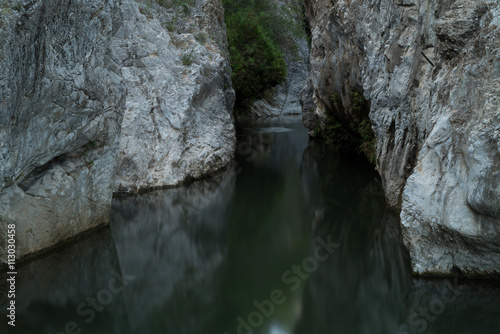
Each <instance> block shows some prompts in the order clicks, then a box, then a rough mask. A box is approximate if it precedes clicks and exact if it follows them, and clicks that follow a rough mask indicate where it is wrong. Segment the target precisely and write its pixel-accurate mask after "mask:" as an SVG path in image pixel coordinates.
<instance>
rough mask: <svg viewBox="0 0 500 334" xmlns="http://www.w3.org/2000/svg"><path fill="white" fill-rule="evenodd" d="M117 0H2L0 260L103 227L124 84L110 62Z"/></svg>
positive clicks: (105, 219)
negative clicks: (11, 227) (12, 232)
mask: <svg viewBox="0 0 500 334" xmlns="http://www.w3.org/2000/svg"><path fill="white" fill-rule="evenodd" d="M118 6H119V3H118V2H117V1H113V0H109V1H101V0H89V1H71V2H66V1H58V0H44V1H24V2H22V3H21V2H14V1H11V2H6V1H3V2H2V4H1V7H2V14H1V15H2V16H1V18H0V40H1V41H2V43H1V45H0V48H1V49H0V259H1V261H2V262H4V261H5V258H6V250H7V245H6V242H7V235H6V232H7V225H8V224H15V225H16V246H17V248H16V250H17V257H18V258H19V257H21V256H24V255H26V254H29V253H33V252H38V251H41V250H43V249H45V248H48V247H51V246H53V245H55V244H57V243H58V242H60V241H62V240H65V239H67V238H70V237H73V236H75V235H77V234H79V233H82V232H83V231H86V230H88V229H91V228H93V227H96V226H99V225H102V224H105V223H107V222H108V221H109V209H110V205H111V197H112V192H113V188H112V182H111V181H110V180H112V179H113V178H114V175H115V173H116V167H117V162H116V161H117V160H116V152H117V148H118V138H119V133H120V123H121V119H122V111H123V106H124V103H125V87H124V85H123V82H122V78H121V76H120V72H121V71H120V69H119V67H118V66H117V64H116V63H115V62H114V61H113V59H112V58H111V57H110V48H109V46H110V44H111V39H112V35H113V34H114V32H115V31H116V30H117V29H118V26H119V24H120V11H119V7H118Z"/></svg>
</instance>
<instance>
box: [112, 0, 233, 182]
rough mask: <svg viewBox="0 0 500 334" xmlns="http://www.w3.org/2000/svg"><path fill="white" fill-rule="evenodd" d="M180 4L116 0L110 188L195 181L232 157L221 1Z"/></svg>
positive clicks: (230, 95)
mask: <svg viewBox="0 0 500 334" xmlns="http://www.w3.org/2000/svg"><path fill="white" fill-rule="evenodd" d="M162 3H163V2H162ZM164 3H166V1H165V2H164ZM183 4H184V7H182V6H180V4H179V3H178V4H176V3H175V2H170V3H168V4H165V5H164V6H160V5H159V4H155V3H154V2H153V3H152V2H150V1H145V2H143V3H140V2H139V3H138V2H136V1H133V0H123V5H122V12H123V16H124V23H123V26H122V27H121V28H120V29H119V30H118V31H117V33H116V34H115V36H114V38H113V42H112V50H113V52H114V53H115V55H116V57H117V58H118V61H119V63H120V64H121V66H122V71H123V77H124V81H125V85H126V87H127V91H128V93H127V102H126V106H125V112H124V119H123V123H122V134H121V138H120V153H119V154H120V155H119V170H118V176H117V178H116V181H115V189H116V190H118V191H137V190H140V189H144V188H152V187H159V186H166V185H175V184H178V183H179V182H182V181H184V180H186V179H189V178H199V177H200V176H202V175H204V174H207V173H211V172H214V171H216V170H218V169H220V168H221V167H224V166H225V165H227V164H228V163H229V161H230V160H231V159H232V157H233V153H234V148H235V142H236V137H235V133H234V126H233V119H232V109H233V104H234V91H233V89H232V85H231V79H230V78H231V68H230V65H229V60H228V52H227V38H226V32H225V25H224V11H223V8H222V4H221V2H220V1H219V0H204V1H198V2H197V3H196V4H194V3H193V4H192V5H188V4H186V3H183Z"/></svg>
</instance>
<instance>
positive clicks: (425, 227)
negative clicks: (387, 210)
mask: <svg viewBox="0 0 500 334" xmlns="http://www.w3.org/2000/svg"><path fill="white" fill-rule="evenodd" d="M307 14H308V17H309V19H310V21H311V27H312V48H311V57H310V61H311V64H310V66H311V71H310V74H309V81H310V83H311V89H312V90H313V98H314V101H315V103H316V106H317V108H316V110H315V111H314V112H313V113H309V116H308V119H314V117H317V118H318V119H321V118H322V117H324V116H325V111H326V110H328V109H331V103H332V102H331V99H329V97H330V96H331V94H334V93H335V92H337V93H340V96H341V98H342V102H343V105H344V107H345V110H349V108H348V107H349V103H350V101H349V98H348V97H349V92H350V91H352V90H354V89H356V90H359V91H362V92H363V94H364V96H365V97H366V98H367V99H369V100H370V102H371V112H370V119H371V121H372V125H373V129H374V132H375V135H376V138H377V169H378V170H379V172H380V174H381V177H382V181H383V185H384V189H385V192H386V198H387V201H388V203H389V204H390V205H392V206H393V207H398V208H400V209H401V221H402V225H403V232H404V237H405V243H406V245H407V247H408V248H409V250H410V254H411V260H412V267H413V271H414V273H416V274H452V273H462V274H464V275H489V274H498V273H499V272H500V215H499V209H498V208H500V187H499V184H500V182H499V181H500V180H499V174H500V159H499V152H500V146H499V144H498V143H499V127H500V122H499V117H500V108H499V106H500V103H499V102H500V101H499V98H498V96H499V93H500V51H499V50H500V39H499V38H498V37H499V36H498V33H499V30H500V29H499V28H498V27H499V23H500V7H499V4H498V2H497V1H483V2H478V1H469V0H460V1H441V2H431V1H423V0H415V1H412V2H406V1H403V2H394V1H389V0H387V1H385V0H383V1H352V2H351V1H336V2H334V3H332V2H328V1H317V2H314V3H313V2H311V3H308V4H307ZM310 114H313V116H311V115H310ZM336 116H338V117H342V115H336Z"/></svg>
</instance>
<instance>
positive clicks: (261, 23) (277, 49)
mask: <svg viewBox="0 0 500 334" xmlns="http://www.w3.org/2000/svg"><path fill="white" fill-rule="evenodd" d="M223 4H224V8H225V13H226V27H227V37H228V42H229V57H230V60H231V67H232V70H233V74H232V81H233V87H234V90H235V92H236V105H235V109H236V112H240V113H241V112H242V111H244V109H245V108H246V107H247V106H249V105H251V103H252V102H253V101H254V100H255V99H257V98H260V97H262V94H263V93H264V92H265V91H267V90H268V89H269V88H272V87H274V86H276V85H277V84H279V83H281V82H283V81H284V80H285V78H286V72H287V70H286V62H285V59H284V56H283V52H294V51H295V50H296V43H295V40H294V39H295V38H296V37H297V36H298V35H300V34H302V35H303V36H305V31H304V29H303V26H302V22H303V20H302V19H300V18H299V19H296V17H297V15H298V16H300V15H302V9H301V8H300V6H299V5H298V4H299V2H298V1H297V2H296V5H294V3H293V2H292V5H290V6H288V7H285V6H280V5H278V4H277V2H274V1H269V0H224V1H223Z"/></svg>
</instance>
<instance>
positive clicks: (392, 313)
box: [0, 119, 500, 334]
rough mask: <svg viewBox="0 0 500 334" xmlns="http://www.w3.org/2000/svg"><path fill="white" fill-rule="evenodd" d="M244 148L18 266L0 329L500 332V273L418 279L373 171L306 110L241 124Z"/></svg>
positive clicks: (126, 204)
mask: <svg viewBox="0 0 500 334" xmlns="http://www.w3.org/2000/svg"><path fill="white" fill-rule="evenodd" d="M237 160H238V165H235V166H233V167H232V168H231V169H229V170H228V171H226V172H225V173H222V174H219V175H217V176H215V177H214V178H211V179H207V180H202V181H197V182H194V183H192V184H190V185H188V186H184V187H179V188H175V189H169V190H164V191H157V192H152V193H148V194H145V195H141V196H138V197H133V198H126V199H115V200H114V202H113V209H112V223H111V228H110V230H107V231H104V232H102V233H99V234H97V235H95V236H93V237H91V238H88V239H86V240H84V241H82V242H80V243H78V244H76V245H74V246H72V247H68V248H66V249H64V250H62V251H60V252H57V253H53V254H51V255H49V256H46V257H44V258H41V259H39V260H37V261H34V262H31V263H29V264H28V265H26V266H24V267H22V268H20V269H19V271H18V276H17V279H18V293H17V296H16V301H17V322H16V323H17V326H16V328H15V330H12V329H11V328H7V326H5V325H6V320H5V319H6V317H4V316H3V318H4V321H2V322H1V323H0V333H23V334H24V333H26V334H29V333H47V334H48V333H53V334H55V333H82V334H87V333H88V334H104V333H106V334H110V333H117V334H118V333H140V334H160V333H162V334H163V333H174V334H198V333H200V334H201V333H220V334H224V333H230V334H234V333H250V332H251V331H253V333H259V334H260V333H262V334H263V333H266V334H282V333H289V334H292V333H294V334H316V333H317V334H319V333H342V334H343V333H353V334H354V333H356V334H361V333H363V334H365V333H366V334H368V333H369V334H405V333H429V334H430V333H432V334H452V333H453V334H465V333H471V334H472V333H474V334H476V333H483V334H490V333H492V334H493V333H500V287H499V286H498V284H497V285H495V284H494V283H484V282H482V283H477V282H469V281H468V282H465V281H453V280H451V281H449V280H421V279H412V277H411V276H410V274H409V273H410V268H409V263H408V255H407V254H406V252H405V249H404V248H403V246H402V244H401V241H400V232H399V225H398V220H397V217H396V216H395V215H394V214H392V213H391V212H389V211H388V210H386V209H385V206H384V199H383V193H382V189H381V185H380V182H379V180H378V178H377V175H376V173H375V172H374V171H373V170H372V168H370V167H367V166H364V165H362V164H360V163H359V162H352V161H347V160H343V159H340V158H339V157H338V156H337V155H336V154H335V152H333V151H332V150H330V149H328V147H325V146H324V145H322V144H321V143H318V142H309V141H308V137H307V132H306V130H305V129H304V128H303V127H302V125H301V123H300V119H288V120H286V119H285V120H274V121H267V122H261V123H260V124H253V125H251V126H248V127H246V128H244V129H242V131H241V134H240V135H239V146H238V157H237ZM3 281H4V278H2V282H3ZM2 298H3V296H1V297H0V304H1V306H2V310H5V307H6V304H5V299H2ZM3 314H5V313H2V315H3Z"/></svg>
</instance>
